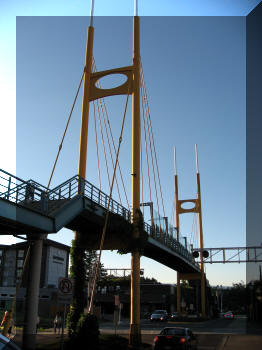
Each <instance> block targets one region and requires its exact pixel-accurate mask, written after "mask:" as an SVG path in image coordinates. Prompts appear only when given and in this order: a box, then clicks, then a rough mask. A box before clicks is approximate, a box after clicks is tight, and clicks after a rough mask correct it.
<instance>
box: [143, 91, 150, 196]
mask: <svg viewBox="0 0 262 350" xmlns="http://www.w3.org/2000/svg"><path fill="white" fill-rule="evenodd" d="M141 96H142V98H141V100H142V111H143V113H142V115H143V122H144V135H145V150H146V163H147V175H148V186H149V198H150V202H152V191H151V180H150V179H151V177H150V169H149V159H148V149H147V136H146V126H145V109H144V98H143V94H142V87H141Z"/></svg>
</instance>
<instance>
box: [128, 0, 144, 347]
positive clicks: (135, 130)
mask: <svg viewBox="0 0 262 350" xmlns="http://www.w3.org/2000/svg"><path fill="white" fill-rule="evenodd" d="M137 12H138V11H137V1H136V0H135V15H134V17H133V93H132V220H133V222H136V220H137V219H139V213H138V210H140V142H141V140H140V138H141V136H140V33H139V17H138V15H137ZM133 237H134V238H138V237H139V231H138V228H137V227H136V228H135V229H134V233H133ZM129 343H130V344H131V345H139V344H140V343H141V330H140V252H139V250H138V249H136V250H135V251H133V252H132V256H131V310H130V334H129Z"/></svg>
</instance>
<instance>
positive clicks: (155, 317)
mask: <svg viewBox="0 0 262 350" xmlns="http://www.w3.org/2000/svg"><path fill="white" fill-rule="evenodd" d="M167 320H168V313H167V311H166V310H155V311H154V312H153V313H152V315H151V317H150V321H152V322H153V321H162V322H163V321H167Z"/></svg>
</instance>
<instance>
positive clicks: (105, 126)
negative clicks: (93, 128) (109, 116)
mask: <svg viewBox="0 0 262 350" xmlns="http://www.w3.org/2000/svg"><path fill="white" fill-rule="evenodd" d="M100 108H101V111H102V118H103V119H102V120H103V122H104V128H105V131H106V139H107V144H108V148H109V154H110V158H111V163H112V166H114V160H113V155H112V151H111V144H110V140H109V136H108V130H107V125H106V121H105V116H104V109H103V105H102V102H101V100H100ZM116 187H117V192H118V197H119V200H120V204H121V205H122V198H121V194H120V190H119V185H118V180H117V177H116Z"/></svg>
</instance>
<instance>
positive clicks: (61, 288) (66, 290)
mask: <svg viewBox="0 0 262 350" xmlns="http://www.w3.org/2000/svg"><path fill="white" fill-rule="evenodd" d="M72 298H73V279H72V278H66V277H60V278H59V280H58V303H61V304H71V303H72Z"/></svg>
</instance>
